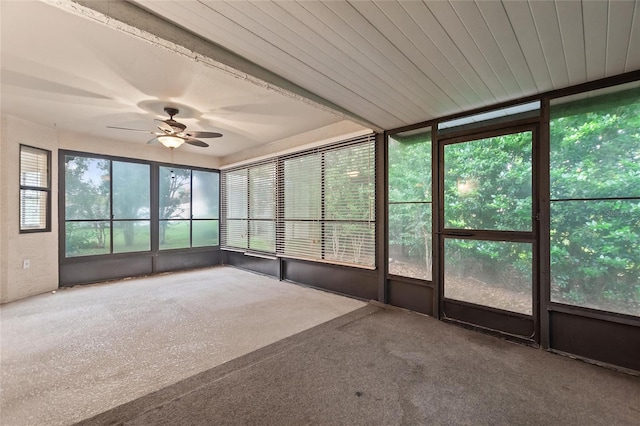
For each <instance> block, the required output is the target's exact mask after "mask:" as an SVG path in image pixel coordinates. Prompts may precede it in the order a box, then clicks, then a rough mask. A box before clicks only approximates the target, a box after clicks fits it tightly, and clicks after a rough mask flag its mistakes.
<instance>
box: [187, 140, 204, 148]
mask: <svg viewBox="0 0 640 426" xmlns="http://www.w3.org/2000/svg"><path fill="white" fill-rule="evenodd" d="M184 143H188V144H189V145H194V146H200V147H202V148H206V147H208V146H209V144H208V143H206V142H202V141H199V140H198V139H185V140H184Z"/></svg>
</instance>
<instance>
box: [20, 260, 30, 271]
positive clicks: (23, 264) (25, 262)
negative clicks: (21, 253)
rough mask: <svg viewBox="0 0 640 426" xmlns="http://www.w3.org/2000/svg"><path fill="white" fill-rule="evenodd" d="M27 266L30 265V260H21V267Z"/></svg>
mask: <svg viewBox="0 0 640 426" xmlns="http://www.w3.org/2000/svg"><path fill="white" fill-rule="evenodd" d="M29 266H31V261H30V260H29V259H25V260H23V261H22V269H29Z"/></svg>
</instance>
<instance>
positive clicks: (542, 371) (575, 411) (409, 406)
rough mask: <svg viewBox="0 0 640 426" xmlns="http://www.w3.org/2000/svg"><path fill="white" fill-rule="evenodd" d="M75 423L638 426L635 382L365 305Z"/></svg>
mask: <svg viewBox="0 0 640 426" xmlns="http://www.w3.org/2000/svg"><path fill="white" fill-rule="evenodd" d="M80 424H86V425H106V424H128V425H129V424H130V425H221V424H261V425H301V424H336V425H345V424H349V425H360V424H361V425H394V424H407V425H413V424H434V425H438V424H473V425H479V424H480V425H481V424H492V425H493V424H505V425H507V424H508V425H529V424H530V425H537V424H545V425H550V424H558V425H559V424H562V425H599V424H602V425H640V378H639V377H635V376H631V375H627V374H624V373H619V372H615V371H611V370H608V369H605V368H602V367H598V366H595V365H590V364H586V363H584V362H581V361H576V360H572V359H569V358H565V357H561V356H559V355H554V354H550V353H547V352H544V351H541V350H539V349H535V348H530V347H525V346H520V345H516V344H514V343H510V342H507V341H504V340H500V339H497V338H495V337H491V336H487V335H483V334H480V333H477V332H473V331H469V330H464V329H461V328H458V327H454V326H452V325H449V324H445V323H442V322H439V321H437V320H435V319H433V318H429V317H425V316H422V315H418V314H414V313H410V312H405V311H401V310H397V309H386V308H383V307H380V306H378V305H373V304H372V305H369V306H366V307H364V308H361V309H359V310H357V311H354V312H352V313H350V314H347V315H344V316H342V317H339V318H337V319H335V320H332V321H330V322H328V323H325V324H322V325H320V326H317V327H315V328H313V329H310V330H308V331H305V332H302V333H300V334H297V335H295V336H292V337H290V338H287V339H284V340H282V341H279V342H277V343H274V344H272V345H270V346H267V347H265V348H263V349H259V350H257V351H255V352H252V353H250V354H248V355H245V356H243V357H240V358H237V359H235V360H233V361H230V362H228V363H226V364H224V365H221V366H219V367H216V368H213V369H211V370H208V371H205V372H203V373H201V374H198V375H196V376H193V377H190V378H188V379H186V380H183V381H181V382H179V383H177V384H175V385H172V386H169V387H167V388H164V389H162V390H160V391H158V392H155V393H152V394H150V395H147V396H145V397H142V398H140V399H137V400H135V401H132V402H130V403H127V404H124V405H122V406H120V407H117V408H115V409H113V410H110V411H107V412H105V413H102V414H100V415H97V416H95V417H93V418H91V419H87V420H85V421H83V422H81V423H80Z"/></svg>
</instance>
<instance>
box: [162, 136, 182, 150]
mask: <svg viewBox="0 0 640 426" xmlns="http://www.w3.org/2000/svg"><path fill="white" fill-rule="evenodd" d="M158 141H159V142H160V143H161V144H162V145H164V146H166V147H167V148H178V147H179V146H180V145H182V144H183V143H184V139H182V138H179V137H177V136H158Z"/></svg>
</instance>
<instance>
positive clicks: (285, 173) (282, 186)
mask: <svg viewBox="0 0 640 426" xmlns="http://www.w3.org/2000/svg"><path fill="white" fill-rule="evenodd" d="M222 179H223V185H222V186H223V191H224V194H223V198H222V209H223V212H224V213H225V226H224V227H223V246H224V247H226V248H232V249H233V248H235V249H249V250H256V251H265V252H271V253H276V254H278V255H279V256H284V257H291V258H301V259H310V260H318V261H323V262H329V263H339V264H348V265H357V266H363V267H374V265H375V146H374V135H368V136H364V137H361V138H357V139H355V140H350V141H345V142H343V143H340V144H336V145H333V146H330V147H324V148H318V149H314V150H311V151H305V152H301V153H297V154H294V155H288V156H283V157H280V158H278V159H276V160H274V161H271V162H268V163H260V164H256V165H250V166H246V167H243V168H240V169H233V170H229V171H226V172H223V176H222Z"/></svg>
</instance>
